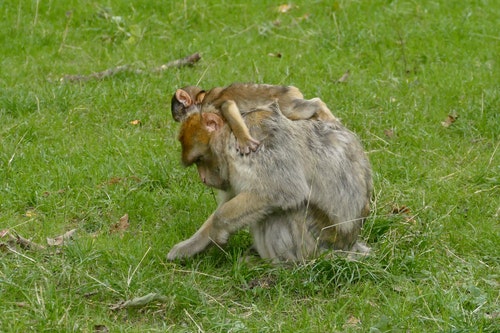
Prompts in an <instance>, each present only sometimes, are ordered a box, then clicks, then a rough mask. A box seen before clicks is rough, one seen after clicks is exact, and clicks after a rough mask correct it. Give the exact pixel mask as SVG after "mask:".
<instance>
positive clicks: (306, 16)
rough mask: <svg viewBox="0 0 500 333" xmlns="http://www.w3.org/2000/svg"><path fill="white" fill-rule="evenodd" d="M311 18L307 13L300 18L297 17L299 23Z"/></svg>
mask: <svg viewBox="0 0 500 333" xmlns="http://www.w3.org/2000/svg"><path fill="white" fill-rule="evenodd" d="M310 16H311V14H309V13H306V14H304V15H302V16H301V17H299V22H300V21H306V20H309V17H310Z"/></svg>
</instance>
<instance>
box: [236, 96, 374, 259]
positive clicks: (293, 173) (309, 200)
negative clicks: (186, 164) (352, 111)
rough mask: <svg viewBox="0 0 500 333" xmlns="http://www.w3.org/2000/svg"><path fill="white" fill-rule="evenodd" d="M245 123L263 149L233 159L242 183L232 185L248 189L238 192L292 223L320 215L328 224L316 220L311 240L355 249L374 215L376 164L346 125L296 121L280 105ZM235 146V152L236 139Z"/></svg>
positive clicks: (252, 114) (250, 116)
mask: <svg viewBox="0 0 500 333" xmlns="http://www.w3.org/2000/svg"><path fill="white" fill-rule="evenodd" d="M245 122H246V123H247V125H248V127H249V128H250V132H251V133H252V136H254V137H255V138H257V139H258V140H259V141H261V147H260V148H259V150H258V151H257V152H254V153H252V154H250V155H247V156H242V155H240V154H238V153H237V152H236V151H234V153H230V157H229V161H228V162H229V169H230V172H229V173H230V178H232V177H235V179H238V181H231V183H234V184H236V183H238V184H243V185H245V186H241V187H240V188H235V189H234V190H235V192H236V193H239V192H242V191H255V192H258V193H259V195H261V196H264V197H266V198H267V200H269V202H272V203H275V204H276V207H275V210H276V211H278V212H281V213H278V214H283V212H285V215H286V214H290V215H289V216H288V217H289V218H291V219H297V214H298V215H299V216H304V217H305V216H308V215H307V214H308V211H307V210H308V209H309V213H311V212H312V211H313V210H314V214H316V215H318V216H322V218H319V217H317V218H314V219H310V223H309V227H308V230H309V232H311V235H312V236H313V237H314V238H315V239H317V240H318V241H319V242H323V243H325V244H330V245H332V244H333V247H334V248H339V249H349V248H350V247H351V246H352V245H353V244H354V242H355V241H356V239H357V236H358V234H359V231H360V229H361V226H362V223H363V220H364V219H365V218H366V216H367V215H368V213H369V203H370V197H371V192H372V178H371V168H370V164H369V161H368V159H367V157H366V155H365V153H364V150H363V148H362V146H361V144H360V142H359V140H358V138H357V137H356V135H354V133H352V132H351V131H349V130H348V129H346V128H345V127H343V126H342V125H340V124H331V123H326V122H321V121H312V120H299V121H290V120H289V119H287V118H286V117H284V116H283V115H282V114H281V113H280V111H279V108H278V107H277V106H276V105H275V104H274V105H273V106H270V107H267V108H261V109H260V110H256V111H254V112H250V113H248V114H247V115H246V116H245ZM229 140H230V142H229V143H228V144H229V146H230V147H232V145H233V146H234V144H235V141H234V140H235V139H234V137H233V136H232V135H229ZM231 163H236V164H237V166H238V167H235V168H231ZM242 165H244V166H246V168H242ZM246 170H248V172H246ZM242 179H244V181H241V180H242ZM292 238H293V237H292Z"/></svg>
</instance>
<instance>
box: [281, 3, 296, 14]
mask: <svg viewBox="0 0 500 333" xmlns="http://www.w3.org/2000/svg"><path fill="white" fill-rule="evenodd" d="M292 8H293V6H292V5H291V4H283V5H280V6H279V7H278V12H280V13H287V12H288V11H289V10H290V9H292Z"/></svg>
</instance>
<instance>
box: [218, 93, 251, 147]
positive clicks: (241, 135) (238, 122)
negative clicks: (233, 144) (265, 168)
mask: <svg viewBox="0 0 500 333" xmlns="http://www.w3.org/2000/svg"><path fill="white" fill-rule="evenodd" d="M221 113H222V115H223V116H224V118H225V119H226V120H227V122H228V123H229V127H231V130H232V131H233V133H234V136H235V137H236V139H237V141H238V150H239V151H240V153H242V154H245V155H246V154H250V152H251V151H256V150H257V148H258V147H259V145H260V142H259V141H258V140H256V139H254V138H253V137H252V136H251V135H250V131H249V130H248V127H247V125H246V124H245V122H244V121H243V118H242V117H241V113H240V110H239V109H238V106H237V105H236V103H235V102H234V101H233V100H229V101H225V102H224V103H223V104H222V105H221Z"/></svg>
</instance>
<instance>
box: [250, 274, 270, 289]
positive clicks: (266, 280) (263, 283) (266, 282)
mask: <svg viewBox="0 0 500 333" xmlns="http://www.w3.org/2000/svg"><path fill="white" fill-rule="evenodd" d="M275 284H276V278H274V277H273V276H265V277H263V278H258V279H253V280H250V281H249V282H248V284H247V286H246V287H245V288H244V289H254V288H257V287H258V288H262V289H270V288H271V287H272V286H274V285H275Z"/></svg>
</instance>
